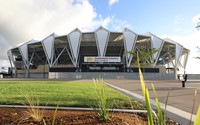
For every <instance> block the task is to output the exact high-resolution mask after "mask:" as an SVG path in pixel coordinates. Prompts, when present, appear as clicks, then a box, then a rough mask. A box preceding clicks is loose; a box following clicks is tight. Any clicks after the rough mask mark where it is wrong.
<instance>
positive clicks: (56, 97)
mask: <svg viewBox="0 0 200 125" xmlns="http://www.w3.org/2000/svg"><path fill="white" fill-rule="evenodd" d="M105 90H106V91H105V92H106V95H107V101H108V107H109V108H126V109H127V108H132V109H144V106H143V105H142V104H140V103H138V102H137V101H134V100H132V99H130V98H129V97H127V96H125V95H123V94H121V93H119V92H118V91H116V90H114V89H111V88H109V87H107V86H106V89H105ZM25 96H30V97H36V98H37V99H38V100H39V104H40V105H43V106H47V105H48V106H56V105H57V104H59V106H66V107H96V106H97V105H96V101H97V94H96V91H95V90H94V84H93V82H80V81H0V104H1V105H3V104H7V105H14V104H17V105H24V104H27V100H26V98H25ZM36 98H35V99H36Z"/></svg>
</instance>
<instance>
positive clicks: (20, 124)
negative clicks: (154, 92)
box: [0, 108, 147, 125]
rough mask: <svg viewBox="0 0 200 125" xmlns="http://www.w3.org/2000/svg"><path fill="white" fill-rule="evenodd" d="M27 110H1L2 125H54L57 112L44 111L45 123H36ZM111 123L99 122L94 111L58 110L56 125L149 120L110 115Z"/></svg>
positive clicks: (139, 124) (140, 124)
mask: <svg viewBox="0 0 200 125" xmlns="http://www.w3.org/2000/svg"><path fill="white" fill-rule="evenodd" d="M27 111H28V110H27V109H21V108H0V124H1V125H44V121H45V123H46V125H52V120H53V115H54V114H55V113H54V112H55V110H42V111H43V119H44V121H38V122H37V121H35V120H34V119H33V118H32V117H31V116H30V115H29V114H28V113H27ZM109 118H110V119H109V121H108V122H103V121H101V120H99V117H98V115H97V114H96V113H95V112H93V111H66V110H58V112H57V115H56V120H55V125H60V124H61V123H62V125H146V124H147V119H146V118H145V117H141V116H139V115H137V114H131V113H119V112H118V113H116V112H115V113H113V112H110V113H109Z"/></svg>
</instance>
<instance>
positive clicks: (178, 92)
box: [104, 79, 200, 114]
mask: <svg viewBox="0 0 200 125" xmlns="http://www.w3.org/2000/svg"><path fill="white" fill-rule="evenodd" d="M104 81H105V82H107V83H109V84H112V85H114V86H117V87H119V88H122V89H125V90H128V91H131V92H133V93H136V94H138V95H141V96H142V89H141V84H140V81H139V80H118V79H117V80H104ZM145 83H146V85H147V87H148V89H149V93H150V98H151V99H154V95H153V90H152V87H151V84H154V86H155V89H156V92H157V95H158V98H159V101H160V102H161V103H164V104H165V101H166V97H167V94H168V92H169V97H168V105H170V106H172V107H175V108H178V109H181V110H183V111H186V112H188V113H191V112H192V106H193V103H194V93H195V90H197V96H196V102H195V106H194V114H196V113H197V110H198V107H199V105H200V82H198V81H195V82H192V81H191V82H186V87H185V88H182V84H181V82H180V81H177V80H159V81H150V80H146V81H145Z"/></svg>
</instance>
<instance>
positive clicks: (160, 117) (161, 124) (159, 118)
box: [151, 84, 165, 125]
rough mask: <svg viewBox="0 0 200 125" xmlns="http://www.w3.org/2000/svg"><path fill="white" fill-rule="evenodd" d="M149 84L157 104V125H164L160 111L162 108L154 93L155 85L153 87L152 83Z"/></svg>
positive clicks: (163, 118)
mask: <svg viewBox="0 0 200 125" xmlns="http://www.w3.org/2000/svg"><path fill="white" fill-rule="evenodd" d="M151 86H152V88H153V92H154V96H155V99H156V106H157V111H158V114H157V116H158V124H159V125H164V124H165V117H163V113H162V110H161V108H160V103H159V101H158V96H157V94H156V90H155V87H154V85H153V84H152V85H151Z"/></svg>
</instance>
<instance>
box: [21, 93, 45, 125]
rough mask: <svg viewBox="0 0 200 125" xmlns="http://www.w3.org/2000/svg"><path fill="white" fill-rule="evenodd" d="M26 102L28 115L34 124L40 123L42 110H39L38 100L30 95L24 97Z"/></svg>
mask: <svg viewBox="0 0 200 125" xmlns="http://www.w3.org/2000/svg"><path fill="white" fill-rule="evenodd" d="M24 96H25V98H26V100H27V105H28V106H29V108H28V115H29V116H30V117H32V118H33V119H34V120H35V121H36V122H40V121H42V120H43V110H41V109H39V108H38V107H37V106H39V99H38V97H34V96H33V95H31V94H26V95H24Z"/></svg>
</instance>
